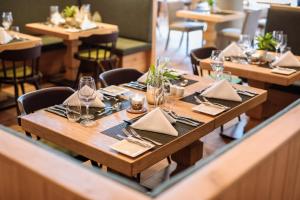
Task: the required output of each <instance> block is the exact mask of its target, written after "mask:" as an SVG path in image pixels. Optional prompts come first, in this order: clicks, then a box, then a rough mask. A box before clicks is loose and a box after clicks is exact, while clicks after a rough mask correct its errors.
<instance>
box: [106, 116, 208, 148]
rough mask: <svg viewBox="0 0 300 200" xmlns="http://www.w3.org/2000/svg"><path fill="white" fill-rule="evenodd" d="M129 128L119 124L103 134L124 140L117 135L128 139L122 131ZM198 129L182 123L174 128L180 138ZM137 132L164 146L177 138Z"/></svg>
mask: <svg viewBox="0 0 300 200" xmlns="http://www.w3.org/2000/svg"><path fill="white" fill-rule="evenodd" d="M142 116H143V115H142ZM142 116H139V117H137V118H134V119H132V120H130V121H131V122H135V121H137V120H138V119H140V118H141V117H142ZM203 124H204V123H201V122H200V125H199V126H198V127H200V126H202V125H203ZM127 126H128V125H127V123H125V122H123V123H121V124H118V125H116V126H114V127H111V128H109V129H106V130H105V131H103V132H102V133H103V134H105V135H107V136H110V137H113V138H116V139H118V140H122V139H120V138H119V137H118V136H117V135H122V136H124V137H126V135H125V134H124V133H123V132H122V129H123V128H125V127H127ZM198 127H194V126H189V125H187V124H183V123H180V122H176V124H174V128H175V129H176V130H177V131H178V134H179V135H178V136H182V135H185V134H187V133H188V132H190V131H191V130H193V129H195V128H198ZM135 131H136V132H137V133H138V134H140V135H141V136H143V137H147V138H150V139H153V140H155V141H157V142H160V143H162V144H167V143H169V142H171V141H172V140H175V139H176V138H177V137H175V136H171V135H166V134H161V133H155V132H151V131H142V130H137V129H135ZM157 147H158V146H157Z"/></svg>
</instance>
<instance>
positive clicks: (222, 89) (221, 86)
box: [201, 80, 242, 102]
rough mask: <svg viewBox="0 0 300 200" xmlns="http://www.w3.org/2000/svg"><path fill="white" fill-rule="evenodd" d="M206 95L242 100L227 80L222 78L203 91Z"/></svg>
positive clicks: (203, 94)
mask: <svg viewBox="0 0 300 200" xmlns="http://www.w3.org/2000/svg"><path fill="white" fill-rule="evenodd" d="M201 95H202V96H204V97H209V98H216V99H224V100H230V101H238V102H241V101H242V98H241V97H240V96H239V95H238V93H237V92H236V91H235V89H234V88H233V87H232V86H231V84H230V83H229V82H228V81H227V80H221V81H218V82H216V83H214V84H213V85H212V86H210V87H209V88H208V89H206V90H205V91H204V92H202V93H201Z"/></svg>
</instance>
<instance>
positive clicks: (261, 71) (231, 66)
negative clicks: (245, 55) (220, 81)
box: [201, 57, 300, 86]
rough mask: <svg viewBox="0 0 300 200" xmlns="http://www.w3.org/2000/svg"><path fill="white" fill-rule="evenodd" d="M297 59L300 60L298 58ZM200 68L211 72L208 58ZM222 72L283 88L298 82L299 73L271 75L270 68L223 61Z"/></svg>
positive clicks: (299, 78) (202, 61)
mask: <svg viewBox="0 0 300 200" xmlns="http://www.w3.org/2000/svg"><path fill="white" fill-rule="evenodd" d="M298 58H299V59H300V57H298ZM201 68H202V69H206V70H212V68H211V65H210V59H209V58H207V59H204V60H201ZM224 70H225V71H230V72H231V73H232V74H233V75H236V76H240V77H243V78H247V79H251V80H255V81H260V82H264V83H271V84H277V85H283V86H289V85H291V84H293V83H295V81H298V80H300V71H297V72H295V73H293V74H291V75H281V74H275V73H272V72H271V70H272V69H271V68H266V67H260V66H258V65H250V64H239V63H233V62H227V61H225V62H224Z"/></svg>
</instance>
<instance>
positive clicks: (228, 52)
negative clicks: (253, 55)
mask: <svg viewBox="0 0 300 200" xmlns="http://www.w3.org/2000/svg"><path fill="white" fill-rule="evenodd" d="M220 56H221V57H227V56H243V57H244V56H246V55H245V54H244V52H243V50H242V49H241V47H239V45H237V43H236V42H232V43H231V44H230V45H228V46H227V47H226V48H225V49H224V50H223V51H222V52H221V54H220Z"/></svg>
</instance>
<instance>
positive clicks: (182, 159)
mask: <svg viewBox="0 0 300 200" xmlns="http://www.w3.org/2000/svg"><path fill="white" fill-rule="evenodd" d="M189 78H190V79H194V80H198V81H199V82H197V83H195V84H192V85H190V86H187V88H186V93H185V95H186V96H187V95H190V94H193V93H194V92H195V91H197V90H199V89H201V88H205V87H207V85H208V84H209V83H210V82H211V79H207V78H199V77H197V76H189ZM237 87H244V86H237ZM247 89H248V90H251V91H253V92H256V93H257V94H258V95H257V96H255V97H254V98H252V99H250V100H248V101H245V102H244V103H242V104H241V105H239V106H237V107H235V108H233V109H231V110H229V111H227V112H224V113H223V114H220V115H218V116H217V117H211V116H208V115H204V114H200V113H195V112H193V111H192V107H194V106H195V105H194V104H190V103H185V102H183V101H178V100H176V101H175V106H174V108H173V110H174V111H175V112H177V113H178V114H180V115H186V116H190V117H193V118H195V119H197V120H199V121H202V122H204V125H203V126H202V127H201V128H199V127H198V128H195V129H193V130H192V131H191V132H189V133H187V134H185V135H183V136H181V137H178V138H177V139H175V140H173V141H172V142H170V143H167V144H165V145H163V146H162V147H160V148H157V149H155V150H152V151H149V152H147V153H145V154H143V155H141V156H139V157H137V158H129V157H126V156H124V155H122V154H119V153H117V152H115V151H113V150H112V149H111V148H110V147H109V146H110V145H112V144H114V143H115V142H117V141H118V140H116V139H114V138H112V137H109V136H107V135H104V134H102V133H101V132H102V131H104V130H106V129H108V128H111V127H113V126H115V125H117V124H119V123H121V122H122V121H123V120H129V119H132V118H135V117H137V116H138V115H134V114H129V113H127V112H126V111H125V110H123V111H120V112H118V113H115V114H112V115H109V116H107V117H104V118H101V119H99V120H97V121H96V122H97V125H96V126H95V127H88V128H87V127H83V126H82V125H80V124H79V123H71V122H69V121H68V120H67V119H65V118H62V117H60V116H57V115H54V114H51V113H48V112H46V111H44V110H40V111H37V112H35V113H33V114H29V115H26V116H23V117H22V119H21V120H22V127H23V128H24V130H26V131H28V132H30V133H33V134H35V135H38V136H40V137H41V138H45V139H47V140H49V141H51V142H53V143H55V144H57V145H60V146H62V147H64V148H67V149H70V150H72V151H74V152H76V153H79V154H81V155H84V156H86V157H88V158H90V159H93V160H95V161H97V162H99V163H101V164H103V165H106V166H108V167H109V168H111V169H113V170H115V171H118V172H120V173H122V174H124V175H127V176H134V175H136V174H138V173H140V172H142V171H143V170H145V169H147V168H148V167H150V166H152V165H153V164H155V163H157V162H159V161H161V160H163V159H165V158H166V157H167V156H169V155H172V159H173V160H174V161H176V162H177V164H178V166H177V170H178V171H179V170H182V169H185V168H187V167H189V166H191V165H193V164H195V163H196V161H198V160H199V159H201V157H202V143H201V142H200V141H199V138H201V137H203V136H205V135H207V134H208V133H210V132H211V131H213V130H214V129H215V128H217V127H219V126H220V125H221V124H224V123H226V122H228V121H230V120H232V119H233V118H235V117H237V116H238V115H240V114H242V113H244V112H246V111H248V110H250V109H252V108H254V107H255V106H257V105H259V104H261V103H263V102H264V101H265V100H266V98H267V93H266V91H264V90H261V89H255V88H247ZM133 91H134V92H135V93H142V92H140V91H135V90H133Z"/></svg>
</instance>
